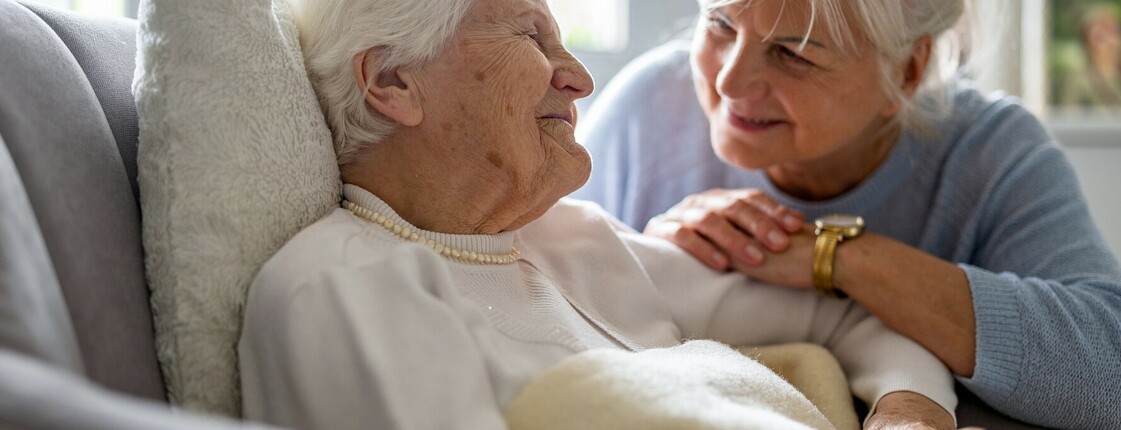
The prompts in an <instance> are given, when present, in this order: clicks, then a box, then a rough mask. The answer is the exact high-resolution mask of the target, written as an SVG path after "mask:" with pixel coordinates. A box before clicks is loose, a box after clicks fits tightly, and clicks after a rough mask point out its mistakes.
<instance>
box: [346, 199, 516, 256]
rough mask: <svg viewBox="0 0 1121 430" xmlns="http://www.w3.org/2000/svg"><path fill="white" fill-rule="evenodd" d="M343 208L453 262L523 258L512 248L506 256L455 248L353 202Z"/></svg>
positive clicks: (347, 201)
mask: <svg viewBox="0 0 1121 430" xmlns="http://www.w3.org/2000/svg"><path fill="white" fill-rule="evenodd" d="M343 207H345V208H346V209H347V210H348V211H350V213H352V214H354V215H355V216H357V217H359V218H362V219H364V220H366V221H369V222H372V223H374V224H377V225H380V226H381V227H382V228H384V229H386V230H387V231H389V232H390V233H393V234H394V235H396V236H397V237H399V238H401V239H404V240H406V241H410V242H416V243H420V244H424V245H427V246H428V247H429V248H432V249H433V250H435V251H436V253H438V254H440V255H443V256H444V257H446V258H449V259H452V260H458V261H461V262H464V263H469V264H510V263H513V262H515V261H518V260H520V259H521V258H522V253H521V251H518V250H517V248H511V249H510V252H507V253H505V254H487V253H483V252H475V251H468V250H466V249H458V248H453V247H450V246H447V245H444V244H442V243H440V242H437V241H435V240H432V239H429V238H427V237H424V236H423V235H422V233H420V232H415V231H412V230H411V229H409V227H408V226H404V225H400V224H397V223H395V222H393V220H391V219H389V218H388V217H386V216H385V215H382V214H380V213H377V212H376V211H372V210H370V209H367V208H365V207H363V206H361V205H359V204H357V203H354V202H352V201H349V200H343Z"/></svg>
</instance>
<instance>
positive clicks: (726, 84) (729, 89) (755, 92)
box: [716, 48, 770, 101]
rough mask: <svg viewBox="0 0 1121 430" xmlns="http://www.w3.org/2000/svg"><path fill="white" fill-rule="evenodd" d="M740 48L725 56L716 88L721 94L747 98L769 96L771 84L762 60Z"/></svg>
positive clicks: (760, 98) (753, 99) (758, 98)
mask: <svg viewBox="0 0 1121 430" xmlns="http://www.w3.org/2000/svg"><path fill="white" fill-rule="evenodd" d="M746 51H747V50H746V49H744V48H740V49H736V50H734V51H732V52H729V53H728V54H727V55H725V56H724V58H723V60H724V63H723V65H722V66H721V67H720V71H719V72H718V74H717V76H716V90H717V91H718V92H719V93H720V95H722V96H725V97H729V98H735V99H745V100H752V101H756V100H762V99H765V98H767V94H768V93H769V92H770V85H769V84H767V81H766V79H765V77H764V73H763V70H762V69H763V64H762V61H761V60H758V59H754V58H749V57H748V56H746V55H745V54H746Z"/></svg>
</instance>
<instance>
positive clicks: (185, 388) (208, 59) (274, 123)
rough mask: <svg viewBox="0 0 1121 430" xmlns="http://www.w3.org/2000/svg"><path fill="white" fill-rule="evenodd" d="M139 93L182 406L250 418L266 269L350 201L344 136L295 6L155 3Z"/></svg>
mask: <svg viewBox="0 0 1121 430" xmlns="http://www.w3.org/2000/svg"><path fill="white" fill-rule="evenodd" d="M139 20H140V31H139V35H138V50H137V51H138V53H137V56H138V58H137V70H136V80H135V82H134V83H133V93H134V95H135V97H136V103H137V110H138V113H139V116H140V148H139V154H138V165H139V181H140V203H141V209H142V211H143V224H144V248H145V251H146V266H147V271H148V282H149V285H150V288H151V291H152V296H151V297H152V298H151V304H152V311H153V316H154V318H155V326H156V343H157V348H158V353H159V359H160V365H161V367H162V369H163V375H164V379H165V382H166V383H167V389H168V395H169V397H170V399H171V401H172V402H173V403H175V404H178V405H181V406H185V407H187V408H190V409H195V410H202V411H207V412H212V413H219V414H225V415H229V416H238V415H240V409H241V400H240V392H239V386H240V384H239V376H238V372H237V356H236V351H237V342H238V338H239V336H240V331H241V323H242V310H243V308H244V304H245V300H246V294H247V289H248V287H249V284H250V283H251V282H252V280H253V277H254V276H255V275H256V273H257V270H258V269H259V268H260V266H261V265H262V264H263V263H264V262H265V260H267V259H268V258H269V257H270V256H271V255H272V254H273V253H274V252H275V251H276V250H277V249H278V248H279V247H280V246H281V245H283V244H284V242H285V241H286V240H287V239H289V238H290V237H291V236H292V235H294V234H295V233H296V232H297V231H299V230H300V229H301V228H303V227H305V226H307V225H308V224H311V223H312V222H314V221H315V220H317V219H319V218H320V217H321V216H323V215H324V214H326V213H327V212H328V211H330V210H331V209H333V208H336V207H338V196H339V189H340V185H339V172H338V167H337V165H336V163H335V153H334V150H333V149H332V144H331V135H330V131H329V130H328V128H327V125H326V123H325V121H324V119H323V115H322V113H321V111H320V109H319V104H318V102H317V99H316V97H315V93H314V91H313V90H312V88H311V84H310V82H309V81H308V78H307V75H306V72H305V69H304V63H303V56H302V54H301V53H300V47H299V36H298V32H297V30H296V27H295V24H294V23H293V21H292V18H291V15H290V13H289V12H288V10H287V7H286V5H285V4H283V2H282V1H280V2H277V3H274V2H272V1H271V0H237V1H229V0H190V1H183V0H143V1H141V2H140V19H139Z"/></svg>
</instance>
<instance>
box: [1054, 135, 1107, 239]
mask: <svg viewBox="0 0 1121 430" xmlns="http://www.w3.org/2000/svg"><path fill="white" fill-rule="evenodd" d="M1063 151H1064V152H1066V154H1067V157H1069V158H1070V162H1071V164H1074V169H1075V171H1076V172H1077V173H1078V180H1079V182H1081V183H1082V191H1083V192H1084V193H1085V194H1086V199H1087V200H1089V203H1090V213H1091V214H1092V215H1093V216H1094V222H1095V223H1097V225H1098V228H1099V229H1101V231H1102V234H1103V235H1105V239H1106V241H1108V242H1109V245H1110V247H1111V248H1113V255H1114V256H1116V257H1118V258H1119V259H1121V136H1118V139H1117V142H1116V143H1115V144H1114V145H1113V146H1108V147H1107V146H1102V147H1078V146H1073V147H1072V146H1069V145H1068V146H1065V147H1064V148H1063Z"/></svg>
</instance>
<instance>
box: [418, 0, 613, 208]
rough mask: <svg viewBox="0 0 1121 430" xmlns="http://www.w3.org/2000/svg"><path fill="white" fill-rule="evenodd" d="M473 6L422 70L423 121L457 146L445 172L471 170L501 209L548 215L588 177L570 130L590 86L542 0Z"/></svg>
mask: <svg viewBox="0 0 1121 430" xmlns="http://www.w3.org/2000/svg"><path fill="white" fill-rule="evenodd" d="M473 3H474V4H473V6H472V7H471V9H470V11H469V12H468V16H467V17H466V18H465V19H464V21H463V22H462V23H461V26H460V29H459V31H458V33H457V34H456V36H455V37H454V38H453V40H452V41H451V42H450V45H449V46H448V47H446V48H445V49H444V51H443V52H442V53H441V54H440V56H439V57H438V58H437V59H436V60H435V61H433V62H432V63H431V64H429V65H428V66H426V67H425V69H424V70H423V71H422V76H421V79H422V81H423V83H424V88H425V91H424V99H425V101H424V103H425V104H426V108H425V117H426V119H432V120H434V121H436V122H435V124H438V125H439V127H436V130H437V131H436V133H440V134H442V137H443V138H444V139H445V140H444V141H445V142H447V143H448V145H459V146H461V147H462V148H459V149H460V150H461V151H460V152H461V154H460V155H461V157H460V158H458V159H455V160H449V162H453V163H455V164H454V165H450V166H449V168H450V167H453V166H454V168H468V169H475V170H477V171H478V172H479V174H480V175H483V176H485V177H487V178H488V180H490V182H491V183H492V184H493V186H495V187H502V188H504V191H506V193H507V195H508V199H509V200H511V202H510V204H516V205H521V206H528V207H537V206H540V205H545V206H552V204H553V203H555V202H556V199H559V198H560V197H563V196H564V195H566V194H568V193H570V192H571V191H574V190H575V189H576V188H579V187H580V186H581V185H583V183H584V182H585V181H586V180H587V178H588V174H589V172H590V170H591V160H590V158H589V156H588V153H587V152H586V151H585V150H584V148H583V146H581V145H579V144H578V143H576V140H575V138H574V137H573V126H574V124H575V121H576V105H575V103H574V102H575V100H576V99H579V98H582V97H586V96H588V95H589V94H590V93H591V92H592V78H591V76H589V75H588V72H587V70H585V69H584V66H583V65H582V64H580V62H579V61H577V60H576V58H574V57H573V56H572V55H571V54H570V53H569V52H568V51H567V50H566V49H565V48H564V46H563V45H562V43H561V39H560V34H559V31H558V29H557V25H556V23H555V21H554V20H553V17H552V14H551V13H550V11H549V8H548V6H547V5H546V4H545V0H476V1H474V2H473ZM545 209H547V207H546V208H545Z"/></svg>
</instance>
